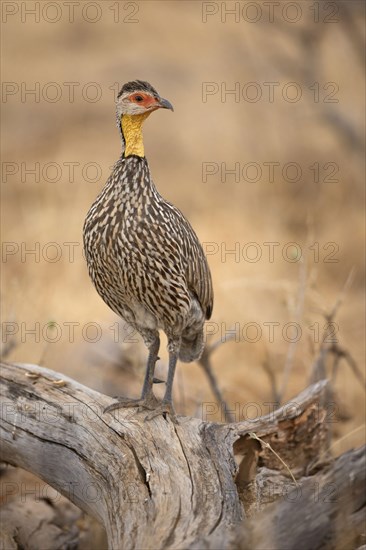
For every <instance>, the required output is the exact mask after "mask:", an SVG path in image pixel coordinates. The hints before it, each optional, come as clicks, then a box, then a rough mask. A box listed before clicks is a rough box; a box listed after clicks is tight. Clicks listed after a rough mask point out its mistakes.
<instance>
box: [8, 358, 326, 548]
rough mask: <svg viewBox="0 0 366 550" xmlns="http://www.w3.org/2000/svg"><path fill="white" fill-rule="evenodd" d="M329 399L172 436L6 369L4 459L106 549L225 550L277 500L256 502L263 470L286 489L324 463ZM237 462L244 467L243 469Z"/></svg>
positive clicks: (27, 368)
mask: <svg viewBox="0 0 366 550" xmlns="http://www.w3.org/2000/svg"><path fill="white" fill-rule="evenodd" d="M325 388H326V382H325V381H321V382H318V383H317V384H314V385H313V386H311V387H309V388H307V390H305V391H304V392H303V393H302V394H300V395H299V396H297V397H296V399H294V400H293V401H292V402H291V403H290V404H286V405H285V406H284V407H282V408H280V409H277V410H274V412H271V413H270V414H269V415H267V416H263V417H260V418H256V419H254V420H252V421H245V422H237V423H233V424H217V423H212V422H207V421H203V420H200V419H196V418H185V417H180V424H179V425H175V424H173V423H172V422H171V421H170V420H169V419H167V420H165V419H164V418H163V417H157V418H156V419H154V420H152V421H150V422H144V416H145V414H144V413H138V412H136V410H135V409H120V410H118V411H114V412H113V413H112V414H104V413H103V410H104V408H105V407H106V406H107V405H109V404H110V403H111V398H109V397H107V396H105V395H102V394H100V393H98V392H95V391H93V390H91V389H89V388H86V387H84V386H82V385H81V384H78V383H77V382H75V381H73V380H71V379H70V378H66V377H63V376H62V375H61V374H58V373H55V372H52V371H50V370H47V369H44V368H41V367H38V366H35V365H27V364H26V365H24V364H23V365H19V364H18V365H14V364H3V365H2V366H1V386H0V391H1V400H2V403H1V424H0V428H1V436H2V446H1V454H0V459H1V460H3V461H5V462H8V463H10V464H13V465H15V466H19V467H21V468H24V469H26V470H28V471H31V472H32V473H34V474H35V475H37V476H39V477H40V478H41V479H43V480H44V481H46V482H47V483H49V484H50V485H51V486H52V487H54V488H55V489H57V490H58V491H59V492H60V493H62V494H63V495H65V496H66V497H67V498H69V499H70V500H71V501H72V502H74V503H75V504H76V505H77V506H79V507H80V508H81V509H83V510H84V511H85V512H87V513H89V514H91V515H93V516H94V517H96V518H97V519H99V521H100V522H101V523H102V524H103V525H104V526H105V529H106V532H107V537H108V544H109V547H110V548H115V549H118V548H123V549H130V548H131V549H132V548H144V549H148V548H154V549H158V548H188V547H192V548H193V547H198V546H197V544H201V543H202V541H207V544H208V546H206V547H207V548H215V547H220V548H223V546H222V545H221V546H216V542H215V541H218V540H219V541H221V542H220V544H221V543H222V541H225V540H226V541H227V547H229V538H230V537H229V534H230V533H236V532H237V531H236V526H238V525H240V524H242V523H243V521H242V520H243V517H245V516H246V515H247V513H249V514H250V515H252V513H253V510H254V508H257V509H260V508H262V507H263V506H264V504H266V503H267V502H270V501H271V500H274V499H273V498H269V499H268V498H267V497H265V493H266V491H265V490H263V491H262V490H261V489H260V488H259V489H258V488H257V490H256V491H253V483H255V482H256V481H258V479H259V478H257V475H258V473H259V472H263V468H266V469H267V470H268V469H272V470H276V472H277V474H278V475H279V476H282V478H284V480H285V482H286V483H287V484H290V483H291V478H290V476H289V473H288V468H291V469H292V470H293V473H294V474H295V475H298V476H300V477H301V476H303V475H304V474H306V473H307V471H308V470H309V468H311V466H312V464H314V463H315V462H316V460H318V459H319V456H322V457H326V452H327V448H326V445H327V443H326V442H327V437H326V433H327V424H328V421H329V418H328V415H329V411H327V410H326V409H325V408H324V407H323V405H322V400H323V396H324V391H325ZM255 437H257V438H260V440H261V441H259V440H258V439H255ZM263 442H264V443H265V444H270V445H271V447H272V448H273V450H274V451H275V452H276V453H277V455H279V456H280V457H281V459H282V460H283V461H284V462H285V463H286V465H284V464H283V463H282V462H281V461H280V460H279V458H278V456H276V455H275V454H274V453H273V451H272V450H270V449H269V448H268V447H266V446H265V445H264V444H263ZM234 455H237V460H238V458H239V457H240V456H241V457H242V460H241V464H240V465H239V466H238V465H237V462H236V461H235V457H234ZM278 479H280V478H278ZM262 494H263V499H262V496H261V495H262ZM243 495H244V497H243ZM247 495H249V498H248V497H247ZM246 497H247V498H246ZM309 513H311V511H310V512H309ZM251 521H252V520H251ZM247 522H248V520H246V521H245V522H244V526H245V524H246V523H247ZM235 536H236V535H235ZM242 536H244V535H242ZM244 538H245V537H244ZM201 547H202V546H201Z"/></svg>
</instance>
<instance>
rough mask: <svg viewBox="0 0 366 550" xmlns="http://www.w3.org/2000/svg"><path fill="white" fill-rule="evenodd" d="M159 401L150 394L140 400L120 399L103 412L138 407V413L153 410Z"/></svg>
mask: <svg viewBox="0 0 366 550" xmlns="http://www.w3.org/2000/svg"><path fill="white" fill-rule="evenodd" d="M158 403H159V401H158V400H157V399H156V397H155V395H154V394H149V395H148V396H147V397H141V398H140V399H130V398H128V397H118V398H117V401H116V402H115V403H112V404H111V405H108V407H106V408H105V409H104V411H103V412H105V413H107V412H112V411H115V410H116V409H124V408H131V407H138V412H141V411H142V410H144V409H148V410H153V409H155V407H156V406H157V405H158Z"/></svg>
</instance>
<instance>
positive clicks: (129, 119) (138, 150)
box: [121, 112, 150, 157]
mask: <svg viewBox="0 0 366 550" xmlns="http://www.w3.org/2000/svg"><path fill="white" fill-rule="evenodd" d="M149 114H150V112H148V113H143V114H141V115H122V117H121V130H122V137H123V140H124V142H125V151H124V156H125V157H129V156H130V155H137V156H138V157H144V156H145V152H144V142H143V138H142V123H143V122H144V120H145V119H146V118H147V117H148V116H149Z"/></svg>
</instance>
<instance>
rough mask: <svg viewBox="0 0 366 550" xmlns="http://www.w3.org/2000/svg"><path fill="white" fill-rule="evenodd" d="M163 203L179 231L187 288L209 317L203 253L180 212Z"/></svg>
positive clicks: (207, 276) (209, 286) (207, 274)
mask: <svg viewBox="0 0 366 550" xmlns="http://www.w3.org/2000/svg"><path fill="white" fill-rule="evenodd" d="M165 204H166V205H167V207H168V208H169V211H170V214H171V218H172V221H173V222H174V221H176V223H175V224H174V223H173V227H175V230H176V231H177V232H178V233H181V235H180V236H181V243H182V248H183V250H182V252H183V256H184V258H185V259H186V262H185V264H186V274H185V275H186V282H187V286H188V289H189V290H190V291H191V292H192V293H193V294H194V295H195V296H196V298H197V299H198V301H199V303H200V304H201V307H202V310H203V312H204V314H205V316H206V319H210V317H211V314H212V309H213V288H212V279H211V272H210V268H209V266H208V263H207V259H206V256H205V253H204V251H203V248H202V246H201V244H200V242H199V240H198V237H197V235H196V233H195V232H194V230H193V228H192V226H191V224H190V223H189V222H188V220H187V219H186V218H185V217H184V215H183V214H182V212H181V211H180V210H179V209H178V208H176V207H175V206H174V205H172V204H170V203H165Z"/></svg>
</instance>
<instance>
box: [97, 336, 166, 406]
mask: <svg viewBox="0 0 366 550" xmlns="http://www.w3.org/2000/svg"><path fill="white" fill-rule="evenodd" d="M159 347H160V339H159V335H156V337H155V340H154V341H153V343H152V344H151V346H150V348H149V357H148V360H147V367H146V374H145V380H144V385H143V387H142V394H141V397H140V399H130V398H128V397H119V398H118V400H117V401H116V402H115V403H112V405H109V406H108V407H106V408H105V409H104V412H111V411H114V410H115V409H120V408H123V407H141V408H142V409H154V408H155V407H156V406H157V404H158V400H157V399H156V397H155V395H154V392H153V389H152V388H153V383H154V370H155V363H156V361H157V359H158V353H159Z"/></svg>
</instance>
